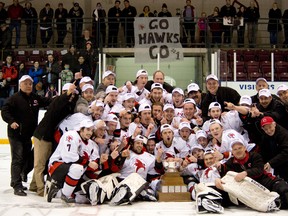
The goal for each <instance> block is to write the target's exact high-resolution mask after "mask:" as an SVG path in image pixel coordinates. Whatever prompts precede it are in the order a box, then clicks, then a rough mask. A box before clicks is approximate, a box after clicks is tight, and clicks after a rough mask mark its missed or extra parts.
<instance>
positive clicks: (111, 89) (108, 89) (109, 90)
mask: <svg viewBox="0 0 288 216" xmlns="http://www.w3.org/2000/svg"><path fill="white" fill-rule="evenodd" d="M111 92H116V93H118V88H117V87H116V86H113V85H109V86H107V88H106V91H105V93H106V94H109V93H111Z"/></svg>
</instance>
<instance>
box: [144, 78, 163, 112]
mask: <svg viewBox="0 0 288 216" xmlns="http://www.w3.org/2000/svg"><path fill="white" fill-rule="evenodd" d="M155 102H161V103H162V104H163V103H164V97H163V86H162V84H160V83H153V84H152V86H151V92H150V94H149V95H148V97H146V98H143V99H142V100H141V101H139V104H149V105H150V106H151V105H152V104H153V103H155Z"/></svg>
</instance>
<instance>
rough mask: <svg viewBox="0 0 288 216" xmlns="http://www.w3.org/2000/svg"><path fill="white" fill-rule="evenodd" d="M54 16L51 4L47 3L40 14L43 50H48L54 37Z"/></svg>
mask: <svg viewBox="0 0 288 216" xmlns="http://www.w3.org/2000/svg"><path fill="white" fill-rule="evenodd" d="M53 16H54V10H53V9H52V8H51V7H50V4H49V3H46V4H45V7H44V8H43V9H42V10H41V11H40V13H39V19H40V34H41V41H42V47H43V48H47V44H48V43H49V41H50V40H51V37H52V35H53V30H52V22H53Z"/></svg>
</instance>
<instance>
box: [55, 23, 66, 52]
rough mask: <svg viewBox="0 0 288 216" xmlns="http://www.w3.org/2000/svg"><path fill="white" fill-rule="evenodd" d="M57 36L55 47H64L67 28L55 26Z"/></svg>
mask: <svg viewBox="0 0 288 216" xmlns="http://www.w3.org/2000/svg"><path fill="white" fill-rule="evenodd" d="M57 35H58V40H57V42H56V44H57V47H64V39H65V37H66V35H67V26H66V25H57Z"/></svg>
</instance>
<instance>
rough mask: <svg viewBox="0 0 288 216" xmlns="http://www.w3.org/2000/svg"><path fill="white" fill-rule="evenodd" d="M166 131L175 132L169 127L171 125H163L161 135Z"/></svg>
mask: <svg viewBox="0 0 288 216" xmlns="http://www.w3.org/2000/svg"><path fill="white" fill-rule="evenodd" d="M165 130H171V131H173V128H172V126H171V125H169V124H163V125H161V128H160V133H162V132H163V131H165Z"/></svg>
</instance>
